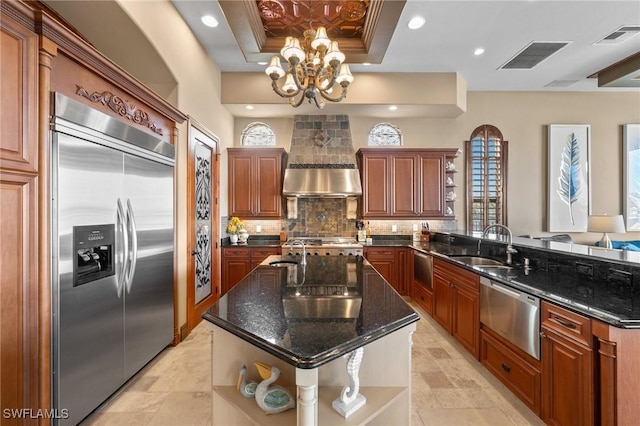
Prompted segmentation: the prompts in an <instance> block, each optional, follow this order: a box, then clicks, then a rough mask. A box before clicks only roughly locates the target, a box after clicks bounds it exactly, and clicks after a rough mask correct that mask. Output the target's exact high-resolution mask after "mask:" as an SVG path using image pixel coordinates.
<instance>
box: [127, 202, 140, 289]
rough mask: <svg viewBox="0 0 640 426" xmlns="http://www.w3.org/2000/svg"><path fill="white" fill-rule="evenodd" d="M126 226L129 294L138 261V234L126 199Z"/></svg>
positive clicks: (131, 210)
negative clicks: (129, 238)
mask: <svg viewBox="0 0 640 426" xmlns="http://www.w3.org/2000/svg"><path fill="white" fill-rule="evenodd" d="M127 225H128V226H127V228H128V231H129V234H130V237H131V251H130V252H129V256H128V258H129V268H128V272H127V278H126V280H125V283H126V286H127V293H130V292H131V285H132V284H133V275H134V274H135V272H136V261H137V259H138V233H137V229H136V220H135V217H134V216H133V207H131V200H129V199H127Z"/></svg>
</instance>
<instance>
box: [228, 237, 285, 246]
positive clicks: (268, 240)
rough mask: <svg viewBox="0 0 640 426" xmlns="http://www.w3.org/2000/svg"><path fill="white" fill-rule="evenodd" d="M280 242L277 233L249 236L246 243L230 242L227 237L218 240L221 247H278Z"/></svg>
mask: <svg viewBox="0 0 640 426" xmlns="http://www.w3.org/2000/svg"><path fill="white" fill-rule="evenodd" d="M282 244H283V243H282V242H281V241H280V236H279V235H259V236H250V237H249V238H248V239H247V242H246V244H231V242H230V241H229V237H226V238H222V239H221V240H220V245H221V246H222V247H280V246H282Z"/></svg>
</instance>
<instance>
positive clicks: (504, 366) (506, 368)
mask: <svg viewBox="0 0 640 426" xmlns="http://www.w3.org/2000/svg"><path fill="white" fill-rule="evenodd" d="M500 367H502V369H503V370H504V371H506V372H507V373H508V372H510V371H511V367H509V366H508V365H507V364H505V363H504V362H503V363H502V365H500Z"/></svg>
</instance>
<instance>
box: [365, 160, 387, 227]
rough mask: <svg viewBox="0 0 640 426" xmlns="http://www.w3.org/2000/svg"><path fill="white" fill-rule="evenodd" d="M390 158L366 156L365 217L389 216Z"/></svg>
mask: <svg viewBox="0 0 640 426" xmlns="http://www.w3.org/2000/svg"><path fill="white" fill-rule="evenodd" d="M388 170H389V156H388V155H382V156H366V157H365V158H364V161H363V182H362V183H363V191H364V193H363V196H362V205H363V206H362V209H363V214H364V216H370V217H373V216H389V213H390V212H389V203H390V200H389V190H390V188H389V176H388Z"/></svg>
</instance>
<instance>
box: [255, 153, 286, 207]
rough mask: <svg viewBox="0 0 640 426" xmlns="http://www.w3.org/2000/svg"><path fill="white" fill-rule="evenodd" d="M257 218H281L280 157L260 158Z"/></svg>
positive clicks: (258, 161) (258, 166) (258, 165)
mask: <svg viewBox="0 0 640 426" xmlns="http://www.w3.org/2000/svg"><path fill="white" fill-rule="evenodd" d="M256 162H257V170H258V175H257V177H256V178H257V184H258V185H257V191H256V200H257V205H256V209H255V212H254V213H255V214H256V216H262V217H280V212H281V197H280V194H281V193H282V188H281V186H280V176H281V171H280V168H281V163H280V157H258V158H257V159H256Z"/></svg>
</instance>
